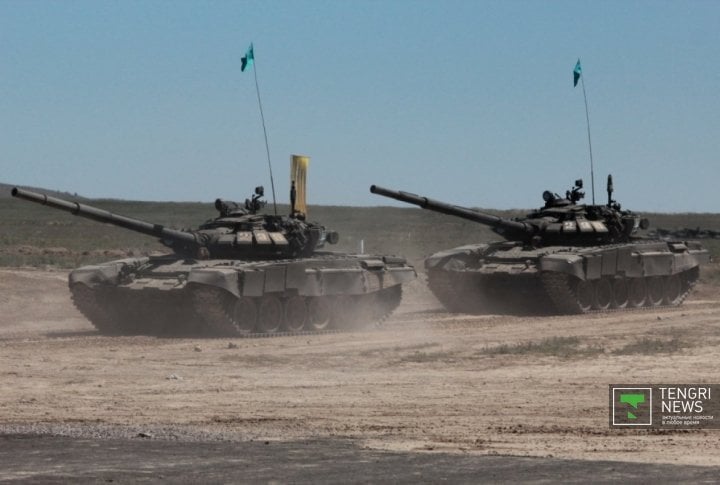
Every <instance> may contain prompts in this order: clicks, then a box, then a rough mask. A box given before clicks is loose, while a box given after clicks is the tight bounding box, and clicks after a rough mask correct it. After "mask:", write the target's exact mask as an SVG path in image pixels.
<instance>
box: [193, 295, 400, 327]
mask: <svg viewBox="0 0 720 485" xmlns="http://www.w3.org/2000/svg"><path fill="white" fill-rule="evenodd" d="M191 293H192V302H193V307H194V313H195V314H196V315H198V323H200V324H199V325H197V324H196V330H197V331H198V333H202V334H203V335H204V336H208V337H235V338H238V337H240V338H268V337H283V336H308V335H324V334H332V333H341V332H351V331H362V330H365V329H368V328H375V327H377V326H380V325H381V324H382V322H383V321H384V320H385V319H386V318H387V317H388V316H389V315H390V314H391V313H392V312H393V311H394V310H395V309H396V308H397V307H398V305H399V304H400V301H401V299H402V288H401V286H400V285H396V286H392V287H389V288H385V289H383V290H380V291H377V292H373V293H368V294H365V295H358V296H347V295H339V296H336V297H324V298H326V299H327V300H328V303H329V308H331V314H330V315H328V321H327V322H320V324H318V325H315V326H313V325H311V324H309V322H308V321H306V322H304V323H305V325H302V326H299V325H294V326H293V327H290V326H288V325H287V322H286V321H284V322H283V324H281V325H278V326H275V325H272V326H270V327H269V328H265V329H263V328H262V322H260V319H261V317H260V316H258V322H257V323H256V324H255V325H253V326H252V328H250V327H249V326H244V325H241V324H240V322H239V321H238V316H236V312H235V311H234V310H233V305H235V304H236V303H237V301H239V300H238V299H237V298H236V297H234V296H233V295H230V294H228V293H227V292H225V291H223V290H221V289H219V288H212V287H202V286H199V287H196V288H193V289H192V290H191ZM266 298H267V296H265V297H257V298H253V299H252V300H253V301H254V303H255V308H258V307H261V306H262V305H263V302H264V301H267V300H266ZM272 298H275V297H272ZM288 299H289V298H285V299H284V300H285V301H284V302H283V303H287V300H288ZM281 300H283V299H281ZM310 300H311V299H310V298H305V299H304V303H305V304H306V305H308V306H309V301H310ZM285 317H287V315H284V318H283V320H285Z"/></svg>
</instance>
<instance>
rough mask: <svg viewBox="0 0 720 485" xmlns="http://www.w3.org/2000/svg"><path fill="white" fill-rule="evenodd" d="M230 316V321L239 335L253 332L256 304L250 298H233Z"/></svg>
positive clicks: (255, 322) (255, 321)
mask: <svg viewBox="0 0 720 485" xmlns="http://www.w3.org/2000/svg"><path fill="white" fill-rule="evenodd" d="M231 316H232V323H233V325H234V326H235V328H236V329H237V332H238V333H239V334H240V335H247V334H250V333H253V331H254V330H255V325H256V324H257V316H258V311H257V306H256V305H255V302H254V301H253V300H252V298H248V297H246V296H245V297H242V298H240V299H237V300H235V303H234V305H233V308H232V314H231Z"/></svg>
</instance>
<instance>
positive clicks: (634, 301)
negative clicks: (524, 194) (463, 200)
mask: <svg viewBox="0 0 720 485" xmlns="http://www.w3.org/2000/svg"><path fill="white" fill-rule="evenodd" d="M708 260H709V254H708V252H707V250H705V249H703V248H702V246H700V244H699V243H697V242H693V241H659V240H637V241H632V242H628V243H621V244H613V245H602V246H585V247H578V246H546V247H540V248H534V247H528V246H527V245H524V244H522V243H520V242H501V243H493V244H474V245H468V246H462V247H459V248H455V249H451V250H447V251H442V252H439V253H436V254H434V255H432V256H431V257H429V258H428V259H427V260H426V261H425V267H426V272H427V277H428V286H429V287H430V289H431V290H432V291H433V293H434V294H435V296H436V297H437V298H438V300H440V302H441V303H442V304H443V305H444V306H445V307H446V308H447V309H448V310H449V311H452V312H458V313H475V314H482V313H503V314H539V315H542V314H577V313H590V312H598V311H613V310H624V309H631V308H642V307H656V306H675V305H679V304H681V303H682V301H683V300H684V299H685V297H686V296H687V295H688V293H689V292H690V290H691V289H692V287H693V285H694V284H695V282H696V281H697V279H698V277H699V266H700V265H701V264H704V263H706V262H707V261H708Z"/></svg>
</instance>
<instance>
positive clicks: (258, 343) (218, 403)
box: [0, 269, 720, 467]
mask: <svg viewBox="0 0 720 485" xmlns="http://www.w3.org/2000/svg"><path fill="white" fill-rule="evenodd" d="M700 290H701V291H700V292H699V294H700V297H701V298H702V299H699V298H698V297H695V299H693V297H691V298H690V299H689V300H688V301H687V302H685V304H684V305H683V306H681V307H678V308H665V309H658V310H650V311H643V312H631V313H611V314H594V315H583V316H560V317H559V316H551V317H510V316H492V315H491V316H467V315H453V314H449V313H446V312H444V311H442V310H441V308H440V307H439V305H438V304H437V302H436V301H434V299H433V297H432V296H431V295H430V294H429V292H428V291H427V289H426V288H425V287H424V285H423V284H422V283H421V282H420V281H416V282H414V283H412V284H411V285H408V288H407V290H406V291H405V292H404V298H403V302H402V304H401V306H400V307H399V309H398V311H397V312H396V313H395V315H393V316H392V317H391V318H390V319H388V320H387V321H386V322H385V324H384V326H383V328H382V329H379V330H374V331H367V332H359V333H345V334H328V335H316V336H299V337H280V338H277V339H269V340H266V339H260V340H240V339H239V340H228V339H163V338H151V337H103V336H99V335H98V334H97V333H96V332H95V331H94V330H93V327H92V326H91V325H90V324H89V323H87V322H86V321H85V320H84V319H83V318H82V316H81V315H80V314H79V313H78V312H77V311H76V310H75V309H74V308H73V307H72V304H71V302H70V298H69V294H68V290H67V284H66V274H65V273H64V272H50V271H33V270H7V269H6V270H0V299H1V305H2V308H3V311H2V313H1V314H0V433H3V434H13V433H15V434H17V433H19V434H25V435H27V434H37V433H40V434H51V435H60V436H67V437H77V438H82V439H85V438H87V439H91V438H92V439H95V438H102V439H123V438H134V437H137V436H142V435H145V436H147V437H151V438H152V439H168V440H175V441H203V442H212V441H221V440H229V441H232V442H249V441H250V440H254V441H258V440H260V441H262V442H264V441H268V442H271V443H272V442H286V441H298V440H325V439H343V440H350V441H351V442H352V443H355V444H357V445H358V446H361V447H364V448H368V449H372V450H384V451H387V452H392V453H396V452H413V453H437V452H448V453H457V454H464V455H515V456H531V457H554V458H561V459H580V460H593V461H595V460H617V461H625V462H628V461H629V462H645V463H665V464H682V465H698V466H705V467H707V466H713V467H715V466H720V441H719V440H718V435H717V431H697V432H692V433H681V432H673V433H669V432H668V433H659V432H656V433H649V432H641V431H627V432H618V431H611V430H610V429H608V424H607V423H608V410H607V400H608V399H607V392H608V387H607V385H608V384H610V383H619V382H628V381H630V382H638V383H646V382H647V383H652V382H658V383H659V382H664V383H670V382H677V383H684V382H708V383H711V382H716V381H717V376H718V375H720V302H719V301H718V300H719V299H718V294H717V293H718V290H717V289H716V288H715V287H703V288H701V289H700ZM563 396H565V397H563ZM566 396H572V399H567V398H566Z"/></svg>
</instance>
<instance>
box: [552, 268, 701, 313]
mask: <svg viewBox="0 0 720 485" xmlns="http://www.w3.org/2000/svg"><path fill="white" fill-rule="evenodd" d="M676 276H677V277H679V278H680V280H681V291H680V293H679V294H678V295H677V296H676V297H675V298H673V299H672V300H669V299H668V298H667V297H663V298H662V300H661V301H660V300H657V301H656V302H655V303H652V302H651V300H650V298H649V297H646V298H645V302H644V303H643V304H642V305H638V306H632V305H627V304H623V305H620V306H618V305H616V304H613V303H611V304H610V305H609V306H607V307H604V305H603V307H598V304H597V302H588V303H591V306H590V307H589V308H588V307H587V305H586V304H583V302H581V301H580V300H579V299H578V293H577V290H576V288H575V285H574V284H573V283H574V282H573V279H572V278H571V277H569V276H568V275H566V274H563V273H550V272H546V273H543V274H542V276H541V278H542V282H543V286H544V287H545V289H546V291H547V293H548V296H549V297H550V300H551V301H552V302H553V304H554V305H555V308H556V309H557V311H558V312H559V313H562V314H568V315H571V314H590V313H609V312H621V311H634V310H651V309H656V308H667V307H675V306H679V305H681V304H682V302H683V301H685V299H686V298H687V297H688V295H689V294H690V293H691V292H692V289H693V287H694V286H695V285H696V284H697V281H698V278H699V271H698V268H693V269H690V270H688V271H685V272H683V273H679V274H677V275H676ZM642 279H643V280H645V281H646V284H647V281H648V280H649V279H650V278H642Z"/></svg>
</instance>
